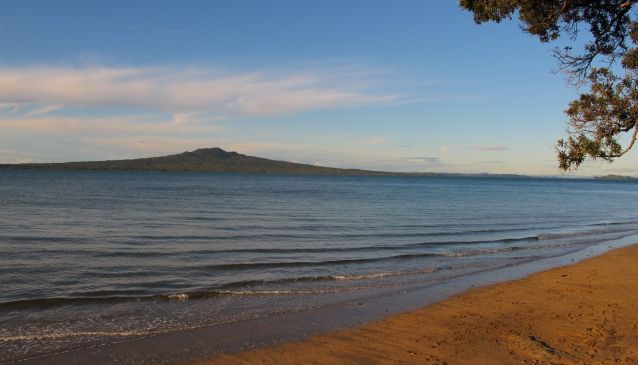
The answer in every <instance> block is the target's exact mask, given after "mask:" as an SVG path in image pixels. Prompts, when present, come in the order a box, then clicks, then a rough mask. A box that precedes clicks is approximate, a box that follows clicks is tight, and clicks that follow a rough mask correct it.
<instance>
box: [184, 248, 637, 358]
mask: <svg viewBox="0 0 638 365" xmlns="http://www.w3.org/2000/svg"><path fill="white" fill-rule="evenodd" d="M636 262H638V244H634V245H632V246H629V247H623V248H617V249H613V250H611V251H609V252H606V253H604V254H602V255H600V256H596V257H593V258H589V259H587V260H585V261H582V262H578V263H575V264H573V265H568V266H561V267H556V268H553V269H550V270H547V271H542V272H539V273H535V274H532V275H530V276H527V277H524V278H522V279H517V280H513V281H506V282H501V283H498V284H493V285H489V286H485V287H480V288H474V289H470V290H468V291H465V292H463V293H461V294H457V295H454V296H452V297H450V298H448V299H445V300H443V301H440V302H437V303H434V304H431V305H428V306H425V307H423V308H420V309H417V310H415V311H410V312H406V313H401V314H397V315H392V316H389V317H387V318H385V319H382V320H380V321H376V322H372V323H369V324H365V325H363V326H361V327H358V328H354V329H342V330H338V331H334V332H330V333H327V334H321V335H316V336H312V337H309V338H307V339H305V340H301V341H293V342H286V343H284V344H281V345H276V346H270V347H264V348H260V349H254V350H249V351H246V352H239V353H235V354H221V355H217V356H216V357H212V358H208V359H205V358H202V359H199V360H195V361H190V362H186V363H188V364H197V365H215V364H235V363H237V364H253V363H262V364H268V363H271V364H299V363H316V364H368V363H408V364H410V363H414V364H417V363H418V364H472V363H474V364H504V363H507V364H550V363H560V364H608V363H619V364H635V363H638V346H636V344H637V343H638V282H637V281H636V280H635V278H636V277H637V276H638V266H637V265H636Z"/></svg>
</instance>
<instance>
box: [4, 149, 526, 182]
mask: <svg viewBox="0 0 638 365" xmlns="http://www.w3.org/2000/svg"><path fill="white" fill-rule="evenodd" d="M0 169H22V170H96V171H100V170H101V171H171V172H173V171H174V172H178V171H185V172H186V171H192V172H227V173H264V174H268V173H270V174H297V175H344V176H347V175H367V176H477V177H488V176H500V177H527V176H525V175H513V174H454V173H438V172H390V171H374V170H362V169H342V168H335V167H325V166H316V165H309V164H302V163H295V162H288V161H279V160H271V159H267V158H261V157H254V156H248V155H244V154H241V153H237V152H228V151H224V150H223V149H221V148H218V147H213V148H200V149H197V150H194V151H191V152H188V151H187V152H182V153H178V154H174V155H168V156H159V157H146V158H134V159H126V160H105V161H79V162H50V163H20V164H0Z"/></svg>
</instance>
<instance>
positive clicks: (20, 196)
mask: <svg viewBox="0 0 638 365" xmlns="http://www.w3.org/2000/svg"><path fill="white" fill-rule="evenodd" d="M637 188H638V185H637V184H635V183H633V182H626V181H604V180H593V179H556V178H553V179H549V178H547V179H545V178H518V177H462V176H433V177H426V176H379V177H373V176H297V175H269V174H215V173H165V172H100V171H95V172H87V171H22V170H2V171H0V283H1V288H2V290H0V363H3V362H7V363H10V362H14V361H16V360H20V359H29V358H37V357H40V356H43V355H48V354H54V353H60V352H68V351H71V350H77V349H84V348H89V347H95V346H103V345H108V344H111V343H121V342H123V341H132V340H136V339H139V338H144V337H148V336H155V335H161V334H165V333H174V332H180V331H188V330H190V329H194V328H201V327H209V326H212V327H214V326H216V325H220V324H226V323H232V322H236V321H246V320H251V319H255V318H265V317H269V316H274V315H279V314H281V313H289V312H300V311H312V310H315V309H317V308H324V307H327V306H332V307H338V306H339V305H344V304H345V303H352V302H360V301H366V300H369V299H370V298H380V297H392V296H394V295H397V293H403V292H408V291H410V290H414V289H416V288H423V287H428V286H433V285H437V284H438V283H442V282H446V281H450V280H454V279H455V278H459V277H468V276H470V277H471V276H472V275H477V274H478V273H484V272H486V271H490V270H495V269H499V268H503V267H517V265H523V264H525V263H530V262H534V261H536V260H542V259H547V258H551V257H559V256H563V255H567V254H570V253H574V252H578V251H582V250H585V249H587V248H588V247H590V246H592V245H595V244H600V243H601V242H614V241H616V240H620V239H623V238H626V237H629V236H632V235H636V234H638V199H637V194H638V189H637ZM637 241H638V240H637Z"/></svg>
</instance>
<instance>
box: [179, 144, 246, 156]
mask: <svg viewBox="0 0 638 365" xmlns="http://www.w3.org/2000/svg"><path fill="white" fill-rule="evenodd" d="M184 154H192V155H195V156H200V157H214V158H231V157H236V156H240V154H239V153H237V152H228V151H224V150H223V149H221V148H219V147H210V148H199V149H196V150H195V151H193V152H184Z"/></svg>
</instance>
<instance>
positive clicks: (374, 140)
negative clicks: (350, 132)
mask: <svg viewBox="0 0 638 365" xmlns="http://www.w3.org/2000/svg"><path fill="white" fill-rule="evenodd" d="M387 141H388V139H387V138H386V137H383V136H378V137H370V138H366V139H359V140H355V141H352V144H354V145H360V146H374V145H379V144H384V143H386V142H387Z"/></svg>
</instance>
